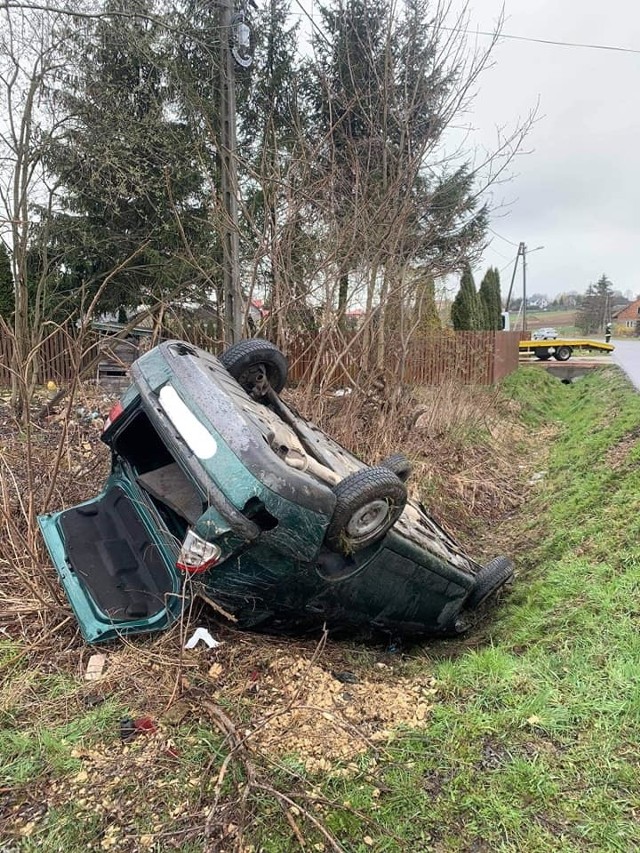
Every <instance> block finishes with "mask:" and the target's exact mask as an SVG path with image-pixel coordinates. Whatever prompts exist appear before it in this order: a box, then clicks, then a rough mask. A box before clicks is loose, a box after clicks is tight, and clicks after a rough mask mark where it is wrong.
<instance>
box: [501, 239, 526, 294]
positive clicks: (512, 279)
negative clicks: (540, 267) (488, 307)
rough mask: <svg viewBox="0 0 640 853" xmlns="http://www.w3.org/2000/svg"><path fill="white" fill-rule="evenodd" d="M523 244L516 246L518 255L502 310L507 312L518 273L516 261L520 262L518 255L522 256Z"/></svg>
mask: <svg viewBox="0 0 640 853" xmlns="http://www.w3.org/2000/svg"><path fill="white" fill-rule="evenodd" d="M523 246H524V243H520V245H519V246H518V253H517V254H516V260H515V263H514V265H513V272H512V273H511V284H510V285H509V293H508V294H507V302H506V304H505V306H504V310H505V311H508V310H509V306H510V305H511V294H512V293H513V283H514V281H515V280H516V272H517V271H518V261H519V260H520V255H521V254H522V247H523Z"/></svg>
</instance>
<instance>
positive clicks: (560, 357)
mask: <svg viewBox="0 0 640 853" xmlns="http://www.w3.org/2000/svg"><path fill="white" fill-rule="evenodd" d="M572 352H573V350H572V349H571V347H558V349H557V350H556V351H555V353H554V356H553V357H554V358H555V359H556V360H557V361H569V359H570V358H571V353H572Z"/></svg>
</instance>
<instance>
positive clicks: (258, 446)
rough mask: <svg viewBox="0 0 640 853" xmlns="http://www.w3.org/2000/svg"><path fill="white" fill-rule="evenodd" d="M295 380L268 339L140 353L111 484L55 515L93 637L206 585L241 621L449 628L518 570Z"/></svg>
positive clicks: (58, 564)
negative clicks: (477, 554)
mask: <svg viewBox="0 0 640 853" xmlns="http://www.w3.org/2000/svg"><path fill="white" fill-rule="evenodd" d="M286 376H287V362H286V359H285V358H284V356H283V355H282V353H280V351H279V350H278V349H277V348H276V347H274V346H273V345H272V344H270V343H269V342H268V341H265V340H261V339H251V340H246V341H242V342H240V343H239V344H236V345H235V346H232V347H230V348H229V349H228V350H227V351H226V352H224V353H223V355H222V356H221V357H220V358H216V357H215V356H213V355H211V354H210V353H207V352H204V351H203V350H200V349H197V348H196V347H194V346H191V345H190V344H186V343H184V342H181V341H167V342H164V343H162V344H160V345H159V346H157V347H156V348H154V349H152V350H150V351H149V352H147V353H146V354H145V355H143V356H142V357H141V358H139V359H138V360H137V361H136V362H134V364H133V366H132V368H131V381H132V384H131V386H130V388H129V389H128V390H127V392H126V393H125V394H124V396H123V398H122V399H121V401H120V402H119V403H118V404H116V406H115V407H114V408H113V409H112V411H111V413H110V415H109V419H108V421H107V424H106V427H105V431H104V434H103V440H104V441H105V442H106V443H107V445H108V446H109V447H110V448H111V451H112V460H113V461H112V473H111V476H110V477H109V479H108V480H107V482H106V484H105V486H104V489H103V491H102V492H101V493H100V495H98V496H97V497H96V498H93V499H92V500H89V501H87V502H85V503H83V504H80V505H78V506H75V507H72V508H69V509H65V510H62V511H60V512H55V513H51V514H47V515H42V516H40V518H39V523H40V527H41V530H42V533H43V536H44V539H45V542H46V544H47V548H48V550H49V553H50V555H51V558H52V560H53V563H54V566H55V568H56V570H57V572H58V575H59V576H60V579H61V582H62V584H63V586H64V589H65V591H66V594H67V596H68V598H69V601H70V602H71V605H72V607H73V609H74V612H75V614H76V616H77V619H78V622H79V624H80V627H81V630H82V633H83V635H84V637H85V638H86V639H87V640H88V641H89V642H98V641H102V640H109V639H113V638H115V637H117V636H119V635H126V634H134V633H141V632H148V631H157V630H162V629H164V628H166V627H168V626H169V625H170V624H172V622H174V621H175V620H176V619H178V618H179V617H180V615H181V613H182V612H183V609H184V605H185V599H186V598H188V596H189V595H190V593H191V591H192V589H193V584H194V583H197V584H199V586H200V587H201V588H202V589H203V590H204V591H205V592H206V596H207V597H208V598H210V599H211V600H212V601H213V602H214V603H215V604H216V605H217V606H218V608H219V609H221V610H222V611H224V612H226V613H227V614H230V615H231V616H232V617H233V618H234V620H235V623H236V624H237V625H239V626H240V627H243V628H248V629H254V630H263V631H270V632H302V631H307V630H313V629H317V628H319V627H322V626H323V625H326V626H327V627H328V628H329V629H341V630H347V631H356V632H358V633H363V632H364V633H375V632H378V631H383V632H386V633H387V634H390V635H393V636H415V637H419V636H425V635H451V634H456V633H460V632H461V631H463V630H465V629H466V628H467V627H468V625H469V624H470V622H471V621H472V620H470V615H471V614H472V613H473V611H475V610H477V609H478V607H480V605H482V604H483V602H485V601H486V600H487V599H488V598H490V597H491V596H493V594H494V593H496V592H497V591H498V590H499V589H500V588H501V587H502V586H503V585H504V583H506V582H507V581H508V580H509V579H510V577H511V575H512V572H513V567H512V564H511V562H510V560H508V559H507V558H505V557H498V558H496V559H495V560H492V561H491V562H490V563H489V564H488V565H486V566H484V567H483V566H480V565H479V564H477V563H475V562H474V561H473V560H472V559H470V558H469V557H468V556H467V555H465V554H464V553H463V552H462V550H461V549H460V547H459V546H458V545H457V544H456V543H455V542H454V541H453V539H452V538H451V537H450V536H449V535H448V534H447V533H446V532H445V531H444V530H442V528H441V527H439V526H438V525H437V524H436V523H435V522H434V521H433V520H432V519H431V518H430V517H429V516H428V514H427V513H426V511H425V510H424V508H423V507H421V506H420V505H418V504H415V503H413V502H411V501H408V500H407V489H406V484H405V481H406V479H407V477H408V476H409V474H410V465H409V464H408V461H407V460H406V458H405V457H403V456H402V454H396V455H395V456H392V457H390V458H389V459H388V460H385V461H384V462H382V463H381V464H380V465H378V466H376V467H369V466H367V465H365V464H364V463H363V462H362V461H361V460H359V459H358V458H357V457H355V456H354V455H353V454H351V453H349V452H348V451H347V450H345V449H344V448H343V447H341V446H340V445H338V444H337V443H336V442H334V441H333V440H331V439H330V438H329V437H327V436H326V435H325V434H324V433H323V432H322V431H321V430H320V429H318V428H317V427H316V426H315V425H313V424H311V423H309V422H306V421H305V420H303V419H302V418H300V417H299V416H298V415H297V413H296V412H294V411H293V410H292V409H291V408H290V407H289V406H287V405H286V404H285V403H284V402H283V401H282V400H281V399H280V396H279V392H280V391H281V390H282V388H283V387H284V385H285V382H286Z"/></svg>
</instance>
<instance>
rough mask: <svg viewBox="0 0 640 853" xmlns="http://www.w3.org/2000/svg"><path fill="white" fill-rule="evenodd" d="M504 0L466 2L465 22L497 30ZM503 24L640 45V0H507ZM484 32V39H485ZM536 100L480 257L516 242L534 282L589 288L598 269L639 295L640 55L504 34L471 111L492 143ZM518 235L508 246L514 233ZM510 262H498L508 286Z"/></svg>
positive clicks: (509, 253) (533, 286)
mask: <svg viewBox="0 0 640 853" xmlns="http://www.w3.org/2000/svg"><path fill="white" fill-rule="evenodd" d="M501 7H502V0H471V3H470V16H471V18H470V26H471V28H472V29H473V30H474V31H475V30H476V29H477V30H492V29H494V28H495V24H496V21H497V20H498V18H499V15H500V10H501ZM502 31H503V33H505V34H510V35H517V36H527V37H532V38H541V39H552V40H558V41H569V42H588V43H591V44H603V45H613V46H618V47H626V48H633V49H636V50H638V51H640V0H608V2H606V3H603V2H602V0H506V2H505V21H504V25H503V27H502ZM481 44H482V38H481V37H478V45H481ZM538 100H539V120H538V121H537V123H536V125H535V127H534V128H533V129H532V131H531V133H530V135H529V137H528V140H527V142H526V145H525V147H526V148H527V149H529V150H530V153H529V154H526V155H524V156H522V157H520V158H518V160H517V162H516V163H515V165H514V167H513V169H512V172H513V177H512V179H511V180H510V181H509V182H508V183H506V184H503V185H501V186H500V187H498V188H497V189H496V190H495V193H494V203H495V204H496V205H505V206H504V207H503V209H502V211H501V212H498V213H496V214H495V215H494V217H493V219H492V227H493V229H494V230H495V232H497V234H499V235H500V237H498V236H495V235H494V234H491V235H490V236H491V238H492V242H491V245H490V246H489V248H488V249H487V251H486V252H485V256H484V265H483V267H482V268H480V269H478V270H477V271H476V273H477V274H476V280H477V283H478V281H479V278H480V277H481V275H482V272H483V269H484V266H488V265H489V264H491V265H494V266H497V267H498V268H499V269H503V268H504V267H505V266H507V265H508V264H509V262H510V261H511V260H512V259H513V258H514V256H515V253H516V251H517V243H518V242H520V241H521V240H522V241H524V242H525V243H526V244H527V247H528V248H529V249H534V248H535V247H537V246H544V249H541V250H540V251H537V252H535V254H534V253H532V254H531V255H530V256H528V264H527V272H528V275H527V290H528V292H529V293H533V292H540V293H546V294H548V295H553V294H557V293H559V292H561V291H566V290H577V291H579V292H584V290H585V289H586V287H587V285H588V284H589V282H592V281H596V280H597V279H598V278H599V277H600V276H601V275H602V273H606V274H607V276H608V277H609V278H610V279H611V280H612V281H613V283H614V286H615V287H616V288H617V289H619V290H621V291H622V292H623V293H624V292H626V291H631V292H632V293H633V294H634V295H635V294H640V53H637V54H633V53H616V52H613V51H604V50H589V49H585V48H577V47H558V46H553V45H544V44H534V43H528V42H524V41H510V40H506V39H505V40H503V41H501V42H500V43H499V44H498V45H497V46H496V48H495V53H494V66H493V67H492V68H491V69H489V70H488V71H486V72H485V74H484V75H483V76H482V78H481V80H480V83H479V90H478V94H477V97H476V100H475V102H474V105H473V109H472V112H471V114H470V115H469V116H467V120H468V121H469V122H470V123H471V125H472V127H473V131H474V132H473V137H472V138H475V139H477V140H478V142H480V143H481V144H486V145H490V144H491V142H492V140H494V139H495V128H496V127H497V126H504V125H509V124H511V125H513V124H514V122H515V121H516V119H517V117H518V116H523V117H524V116H525V115H526V114H527V113H528V111H529V110H530V109H532V108H534V107H535V105H536V103H537V102H538ZM507 241H511V243H514V244H516V245H511V244H510V243H509V242H507ZM510 272H511V267H509V266H507V268H506V269H504V270H503V272H502V276H501V277H502V281H503V293H504V292H505V291H506V288H507V287H508V281H509V277H510Z"/></svg>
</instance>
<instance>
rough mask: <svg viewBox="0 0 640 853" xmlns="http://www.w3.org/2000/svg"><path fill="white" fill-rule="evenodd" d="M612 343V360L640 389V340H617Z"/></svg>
mask: <svg viewBox="0 0 640 853" xmlns="http://www.w3.org/2000/svg"><path fill="white" fill-rule="evenodd" d="M612 343H614V344H615V345H616V348H615V350H614V351H613V353H612V357H613V360H614V361H615V363H616V364H618V365H619V366H620V367H621V368H622V369H623V370H624V372H625V373H626V374H627V376H628V377H629V379H630V380H631V381H632V382H633V384H634V385H635V386H636V388H637V389H638V390H639V391H640V340H632V341H625V340H619V341H612Z"/></svg>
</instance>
